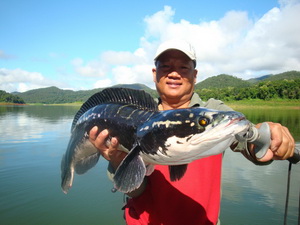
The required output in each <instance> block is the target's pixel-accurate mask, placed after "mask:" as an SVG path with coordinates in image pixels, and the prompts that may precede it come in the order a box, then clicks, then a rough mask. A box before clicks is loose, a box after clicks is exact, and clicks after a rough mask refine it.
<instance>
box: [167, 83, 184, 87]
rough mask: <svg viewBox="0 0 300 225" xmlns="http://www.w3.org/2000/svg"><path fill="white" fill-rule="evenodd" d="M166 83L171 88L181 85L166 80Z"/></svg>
mask: <svg viewBox="0 0 300 225" xmlns="http://www.w3.org/2000/svg"><path fill="white" fill-rule="evenodd" d="M167 85H168V86H169V87H171V88H177V87H179V86H181V83H175V82H167Z"/></svg>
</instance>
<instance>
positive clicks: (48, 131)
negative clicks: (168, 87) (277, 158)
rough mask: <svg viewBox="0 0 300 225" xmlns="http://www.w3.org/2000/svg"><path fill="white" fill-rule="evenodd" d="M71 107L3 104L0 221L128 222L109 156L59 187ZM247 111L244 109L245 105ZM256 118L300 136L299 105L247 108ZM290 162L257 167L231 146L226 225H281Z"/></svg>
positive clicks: (295, 178) (297, 180)
mask: <svg viewBox="0 0 300 225" xmlns="http://www.w3.org/2000/svg"><path fill="white" fill-rule="evenodd" d="M77 110H78V107H72V106H0V184H1V185H0V202H1V204H0V224H7V225H9V224H26V225H27V224H45V225H46V224H78V225H79V224H92V225H93V224H103V225H110V224H112V225H115V224H121V225H122V224H125V223H124V221H123V218H122V215H123V211H122V210H121V208H122V206H123V195H122V194H121V193H112V192H111V188H112V184H111V182H110V181H109V180H108V179H107V177H106V166H107V162H106V161H105V160H102V159H100V161H99V163H98V164H97V166H96V167H95V168H93V169H91V170H90V171H89V172H88V173H86V174H85V175H84V176H76V177H75V181H74V185H73V187H72V189H71V190H70V192H69V193H68V194H67V195H65V194H63V192H62V191H61V188H60V161H61V157H62V155H63V153H64V152H65V150H66V146H67V143H68V140H69V135H70V127H71V122H72V119H73V116H74V114H75V112H76V111H77ZM241 111H242V110H241ZM244 113H245V114H246V116H247V117H248V118H249V119H250V120H251V121H253V122H254V123H258V122H261V121H267V120H273V121H276V122H281V123H283V124H284V125H286V126H287V127H289V128H290V129H291V131H292V133H293V135H294V137H295V138H296V140H297V141H298V142H299V141H300V130H299V129H300V126H299V119H300V113H299V110H280V109H276V110H274V109H273V110H262V109H260V110H256V111H253V110H252V111H251V110H250V111H247V110H244ZM287 168H288V163H287V162H286V161H285V162H273V163H272V164H271V165H269V166H263V167H261V166H255V165H253V164H252V163H251V162H249V161H247V160H246V159H244V158H243V156H241V155H240V154H239V153H233V152H231V151H227V152H226V154H225V157H224V166H223V186H222V190H223V199H222V204H221V221H222V224H225V225H226V224H243V225H247V224H249V225H253V224H256V225H257V224H283V211H284V203H285V194H286V176H287ZM299 174H300V166H299V165H296V166H294V167H293V169H292V183H291V194H290V204H289V217H288V222H289V223H288V224H296V220H297V210H298V208H297V207H298V198H299V197H298V196H299V188H300V176H299Z"/></svg>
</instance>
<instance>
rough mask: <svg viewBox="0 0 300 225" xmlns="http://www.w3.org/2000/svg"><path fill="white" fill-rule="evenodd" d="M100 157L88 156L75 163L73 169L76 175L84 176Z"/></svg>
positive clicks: (97, 154)
mask: <svg viewBox="0 0 300 225" xmlns="http://www.w3.org/2000/svg"><path fill="white" fill-rule="evenodd" d="M99 157H100V153H95V154H93V155H89V156H88V157H85V158H84V159H82V160H80V161H77V162H76V164H75V166H74V169H75V172H76V173H77V174H84V173H85V172H86V171H88V170H89V169H91V168H93V167H94V166H95V165H96V164H97V162H98V160H99Z"/></svg>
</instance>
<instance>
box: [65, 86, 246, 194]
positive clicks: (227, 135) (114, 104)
mask: <svg viewBox="0 0 300 225" xmlns="http://www.w3.org/2000/svg"><path fill="white" fill-rule="evenodd" d="M249 125H250V122H249V121H248V120H247V119H246V118H245V116H244V115H243V114H242V113H240V112H236V111H218V110H212V109H207V108H203V107H194V108H184V109H172V110H166V111H159V110H158V106H157V103H156V102H155V100H154V99H153V98H152V97H151V95H150V94H148V93H146V92H145V91H143V90H134V89H129V88H106V89H104V90H102V91H100V92H98V93H96V94H94V95H93V96H91V97H90V98H89V99H88V100H87V101H86V102H85V103H84V104H83V105H82V106H81V108H80V109H79V111H78V112H77V113H76V114H75V116H74V119H73V122H72V127H71V136H70V140H69V143H68V146H67V150H66V152H65V154H64V155H63V157H62V161H61V188H62V190H63V192H64V193H67V192H68V191H69V189H70V188H71V186H72V183H73V180H74V174H75V173H76V174H79V175H80V174H84V173H86V172H87V171H88V170H89V169H91V168H92V167H94V166H95V165H96V164H97V162H98V160H99V158H100V152H99V150H98V149H97V148H96V147H95V146H94V145H93V144H92V143H91V142H90V141H89V132H90V130H91V129H92V128H93V127H94V126H97V127H98V132H101V131H102V130H104V129H107V130H108V132H109V135H110V137H116V138H117V139H118V142H119V147H120V149H122V150H124V151H126V152H127V153H128V154H127V156H126V157H125V158H124V159H123V161H122V162H121V164H120V165H119V167H118V168H117V170H116V171H115V174H114V177H113V182H114V186H115V188H116V189H117V190H119V191H121V192H124V193H128V192H131V191H133V190H135V189H137V188H138V187H139V186H140V185H141V183H142V182H143V179H144V177H145V176H149V175H150V174H151V173H152V172H153V170H154V167H155V165H168V166H169V172H170V178H171V180H172V181H176V180H179V179H181V178H182V177H183V176H184V174H185V171H186V169H187V166H188V164H189V163H190V162H192V161H194V160H197V159H201V158H204V157H208V156H212V155H217V154H220V153H223V152H224V151H225V150H226V149H227V148H228V147H229V146H230V145H231V144H232V143H233V141H235V140H236V139H235V135H237V134H238V135H244V134H245V133H246V132H247V130H248V128H249Z"/></svg>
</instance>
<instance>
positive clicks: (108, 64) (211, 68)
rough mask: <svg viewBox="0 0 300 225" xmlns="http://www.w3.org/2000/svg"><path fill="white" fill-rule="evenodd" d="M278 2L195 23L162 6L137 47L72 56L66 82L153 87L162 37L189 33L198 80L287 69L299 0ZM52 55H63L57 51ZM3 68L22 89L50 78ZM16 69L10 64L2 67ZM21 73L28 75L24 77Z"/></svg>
mask: <svg viewBox="0 0 300 225" xmlns="http://www.w3.org/2000/svg"><path fill="white" fill-rule="evenodd" d="M279 4H280V7H278V8H277V7H274V8H272V9H270V10H269V11H268V12H266V13H265V14H264V15H263V16H262V17H260V18H252V17H250V16H249V15H248V13H247V12H246V11H228V12H226V13H225V14H224V16H223V17H222V18H220V19H216V20H212V21H201V22H199V23H191V22H190V21H187V20H186V19H185V18H182V19H181V20H179V21H178V22H175V21H174V15H175V13H176V12H175V10H174V9H173V8H172V7H170V6H165V7H164V8H163V9H162V10H161V11H158V12H155V13H154V14H152V15H148V16H145V18H144V23H145V30H144V35H143V36H142V37H140V43H139V45H138V46H137V48H136V50H134V51H106V52H100V53H99V56H98V57H96V58H94V59H92V60H86V59H83V58H76V59H73V60H72V61H71V65H72V66H73V71H75V75H74V76H72V75H71V74H74V73H72V72H70V71H69V70H68V69H66V71H67V72H68V74H69V77H68V80H70V81H68V82H69V83H70V84H69V85H65V86H71V87H73V88H74V89H79V86H80V89H90V88H92V87H93V88H96V87H105V86H111V85H115V84H121V83H126V84H128V83H143V84H146V85H148V86H150V87H154V85H153V81H152V74H151V68H152V67H153V57H154V55H155V51H156V48H157V47H158V45H159V43H160V42H162V41H165V40H168V39H172V38H182V39H187V40H188V41H190V42H191V43H192V44H193V45H194V46H195V49H196V51H197V58H198V61H197V68H198V71H199V75H198V81H201V80H203V79H205V78H207V77H210V76H214V75H218V74H221V73H226V74H231V75H235V76H238V77H241V78H244V79H248V78H252V77H255V76H259V75H265V74H270V73H273V74H276V73H280V72H284V71H288V70H299V71H300V26H298V24H297V21H300V13H299V12H300V1H299V0H279ZM199 20H200V18H199ZM50 56H51V57H55V58H56V57H60V58H62V57H63V55H61V54H57V53H51V54H50ZM6 57H7V54H6V53H4V52H3V51H0V58H2V59H3V58H6ZM3 70H5V69H2V70H1V71H2V72H1V73H2V74H0V76H1V81H0V83H1V84H0V85H1V86H0V88H1V89H6V90H7V89H8V90H12V89H14V88H15V89H14V90H25V89H31V88H32V87H38V86H39V87H41V86H44V85H47V86H49V85H50V83H51V82H49V81H46V79H45V78H44V77H43V76H42V74H39V73H32V72H26V71H21V70H20V71H21V72H20V73H19V74H24V75H22V76H23V78H22V79H24V81H23V80H22V79H20V77H19V76H17V75H12V77H11V78H7V77H5V79H11V80H10V81H5V82H4V80H3V79H4V76H3V73H4V72H3ZM15 73H16V72H15V71H14V70H7V71H6V72H5V74H15ZM25 74H27V75H28V77H32V78H28V79H25V78H24V77H25ZM27 75H26V76H27ZM71 76H72V79H71V78H70V77H71ZM33 77H34V78H33ZM60 79H62V80H63V79H66V78H65V77H62V78H60ZM2 80H3V81H2ZM52 83H53V82H52ZM52 83H51V84H52ZM78 85H79V86H78Z"/></svg>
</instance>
